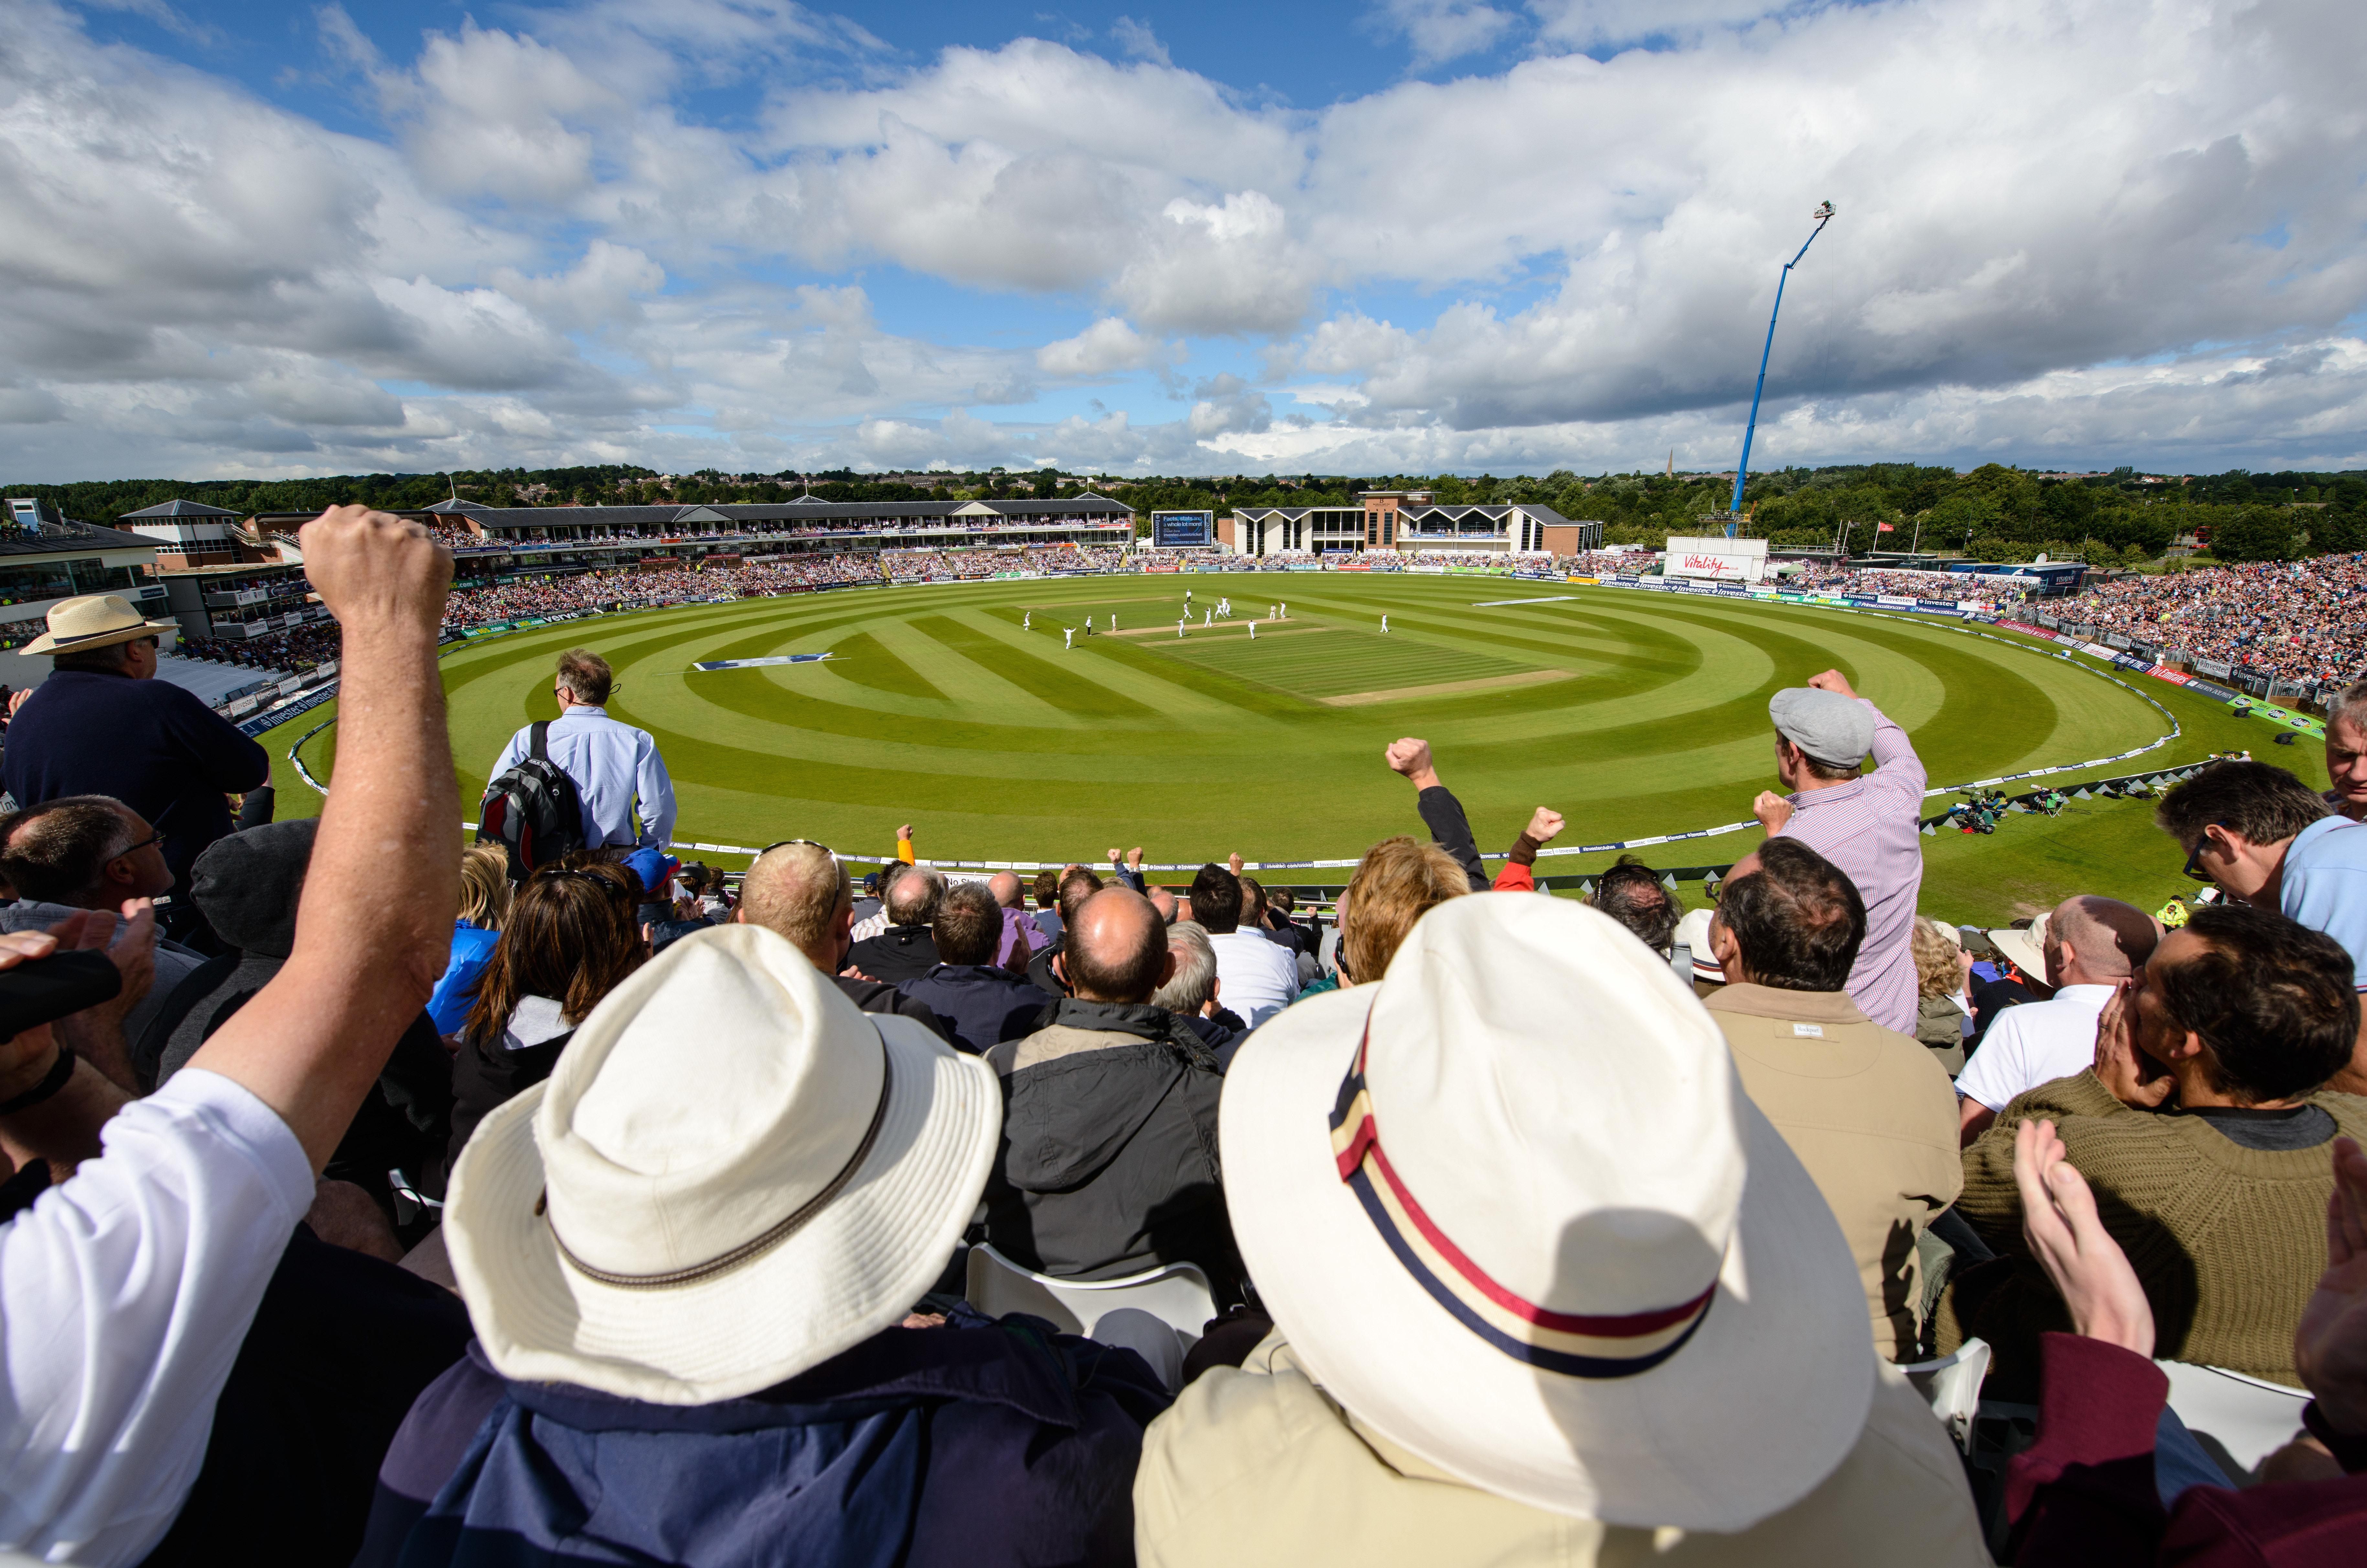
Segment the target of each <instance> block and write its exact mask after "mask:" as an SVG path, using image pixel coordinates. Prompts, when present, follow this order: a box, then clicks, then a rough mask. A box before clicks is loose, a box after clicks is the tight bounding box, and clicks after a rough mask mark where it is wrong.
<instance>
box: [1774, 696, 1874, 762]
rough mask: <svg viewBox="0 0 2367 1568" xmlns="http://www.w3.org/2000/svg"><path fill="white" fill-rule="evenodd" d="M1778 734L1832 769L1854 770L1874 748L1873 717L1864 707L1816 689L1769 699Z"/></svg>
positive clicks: (1848, 699) (1811, 758)
mask: <svg viewBox="0 0 2367 1568" xmlns="http://www.w3.org/2000/svg"><path fill="white" fill-rule="evenodd" d="M1767 716H1768V717H1769V718H1772V719H1773V720H1774V721H1775V732H1776V733H1777V734H1778V735H1781V736H1782V737H1783V738H1784V739H1786V740H1789V741H1790V742H1791V743H1792V744H1793V745H1795V746H1797V747H1798V748H1799V749H1800V750H1803V751H1805V752H1806V753H1807V754H1808V758H1809V760H1810V761H1817V762H1822V763H1824V764H1825V765H1826V766H1827V767H1829V768H1854V767H1856V766H1858V765H1859V764H1860V763H1862V762H1863V761H1865V753H1866V749H1867V748H1869V747H1871V746H1872V745H1873V744H1874V715H1873V714H1871V713H1869V712H1867V711H1866V706H1865V705H1864V704H1863V703H1862V702H1860V701H1858V700H1857V699H1856V698H1854V697H1845V696H1843V695H1841V694H1840V693H1839V692H1827V691H1823V690H1820V689H1818V687H1815V686H1786V687H1784V689H1783V690H1782V691H1780V692H1778V693H1776V694H1774V695H1773V696H1772V697H1770V698H1768V699H1767Z"/></svg>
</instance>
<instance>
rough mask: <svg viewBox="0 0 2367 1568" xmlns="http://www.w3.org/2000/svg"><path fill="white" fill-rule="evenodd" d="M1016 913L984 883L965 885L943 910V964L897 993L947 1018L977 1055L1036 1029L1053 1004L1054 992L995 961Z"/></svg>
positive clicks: (938, 934) (958, 1040)
mask: <svg viewBox="0 0 2367 1568" xmlns="http://www.w3.org/2000/svg"><path fill="white" fill-rule="evenodd" d="M1010 912H1011V911H1010V910H1008V909H1006V908H1003V907H1002V905H1001V904H998V903H997V902H996V901H995V897H994V893H993V890H992V889H991V888H990V887H989V886H987V884H985V883H983V882H965V883H963V884H961V885H960V886H957V887H956V888H954V889H953V890H952V891H950V892H948V893H947V894H946V896H945V898H944V899H943V901H942V902H940V903H939V904H938V906H937V913H936V919H934V921H932V922H931V924H930V928H929V934H930V937H931V939H932V941H933V942H934V946H935V949H936V954H937V963H936V964H935V966H934V967H933V968H932V969H930V971H929V972H928V973H927V974H926V975H923V976H919V977H918V978H916V979H911V980H906V981H904V982H903V983H902V984H901V985H900V986H899V987H897V988H898V989H899V990H900V991H902V992H903V993H904V995H906V996H907V997H910V998H912V1000H914V1001H916V1002H919V1003H920V1004H921V1005H922V1006H923V1007H925V1008H927V1009H928V1010H930V1011H932V1012H934V1013H935V1014H936V1015H937V1016H938V1017H939V1018H941V1019H944V1020H945V1021H946V1024H947V1025H948V1026H950V1027H951V1029H952V1030H953V1042H954V1044H955V1045H956V1046H957V1047H958V1048H959V1049H961V1050H964V1051H968V1052H969V1053H971V1054H972V1055H985V1053H986V1051H987V1048H988V1047H989V1046H992V1045H999V1044H1001V1043H1002V1042H1004V1041H1005V1040H1016V1039H1018V1038H1019V1037H1020V1036H1021V1035H1023V1034H1025V1033H1026V1032H1028V1031H1029V1030H1031V1029H1033V1028H1035V1027H1036V1019H1037V1017H1038V1016H1039V1015H1041V1014H1042V1012H1043V1011H1044V1010H1045V1009H1046V1008H1048V1007H1050V1006H1051V1005H1052V997H1051V994H1050V993H1049V992H1046V991H1040V990H1038V989H1036V987H1034V986H1031V985H1029V984H1028V983H1027V982H1026V981H1025V980H1022V979H1017V978H1014V976H1013V975H1012V973H1011V971H1010V970H1008V969H1004V968H1002V967H1000V966H998V965H997V964H995V963H994V962H993V959H994V949H995V944H996V943H997V942H1000V941H1001V940H1002V937H1003V936H1004V934H1005V931H1006V929H1007V928H1005V926H1004V925H1003V920H1002V918H1003V917H1004V916H1005V915H1007V914H1009V913H1010Z"/></svg>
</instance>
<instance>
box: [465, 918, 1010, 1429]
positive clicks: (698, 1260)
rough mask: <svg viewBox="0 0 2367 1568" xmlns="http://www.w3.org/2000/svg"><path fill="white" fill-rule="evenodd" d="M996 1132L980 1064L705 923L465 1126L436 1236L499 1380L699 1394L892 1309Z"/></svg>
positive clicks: (785, 1369) (925, 1273)
mask: <svg viewBox="0 0 2367 1568" xmlns="http://www.w3.org/2000/svg"><path fill="white" fill-rule="evenodd" d="M1001 1134H1002V1088H1001V1086H1000V1085H999V1084H998V1082H997V1081H996V1079H995V1076H994V1070H993V1069H992V1068H991V1067H990V1066H987V1065H986V1063H985V1062H984V1061H983V1060H981V1059H980V1058H979V1057H975V1056H964V1055H957V1054H956V1053H955V1052H954V1051H952V1050H951V1049H950V1048H948V1047H947V1046H946V1044H945V1043H944V1042H942V1041H940V1040H939V1039H937V1038H936V1036H935V1035H934V1034H932V1033H931V1032H928V1031H927V1030H924V1029H923V1028H921V1027H920V1026H919V1025H917V1024H915V1023H913V1022H912V1021H910V1020H909V1019H901V1018H896V1017H893V1016H884V1015H883V1016H878V1017H874V1016H871V1015H867V1014H865V1013H862V1012H859V1011H857V1010H855V1004H854V1003H853V1002H851V1001H849V1000H847V998H846V997H845V995H844V993H843V992H841V991H840V990H839V989H838V987H836V986H834V985H832V983H831V981H830V979H829V977H828V976H824V975H822V974H821V973H820V972H819V971H818V970H816V969H815V968H814V966H813V965H812V964H810V963H809V962H808V961H807V960H806V957H805V955H804V954H803V953H799V952H798V950H797V949H796V948H794V947H792V946H790V945H789V943H788V942H787V941H786V940H784V939H783V938H781V937H779V936H777V935H776V934H775V933H773V932H772V931H766V930H764V929H763V928H762V927H758V926H750V925H730V926H718V927H711V928H709V929H708V930H706V931H695V932H693V933H692V934H691V935H689V936H687V937H685V938H683V939H682V940H681V941H680V942H675V943H674V945H673V946H671V947H669V948H668V949H666V951H665V952H664V953H663V954H661V955H660V956H658V957H657V958H655V959H653V960H651V962H650V963H649V964H645V965H643V966H642V967H641V968H640V970H638V971H637V972H635V973H634V974H633V975H632V976H629V978H627V980H626V981H625V983H624V984H623V985H621V986H619V987H617V989H616V990H614V991H612V992H610V993H609V994H608V996H607V997H606V998H605V999H604V1000H603V1001H602V1002H601V1003H600V1005H599V1006H598V1007H596V1008H595V1009H593V1010H592V1014H591V1016H590V1017H589V1018H586V1019H585V1020H584V1021H583V1024H582V1026H581V1027H579V1028H578V1029H577V1030H576V1032H575V1036H574V1038H573V1039H572V1041H571V1042H569V1043H568V1047H567V1050H566V1052H565V1053H564V1054H563V1055H561V1057H560V1059H559V1066H558V1067H557V1068H556V1069H555V1070H554V1071H553V1072H552V1073H551V1076H550V1077H549V1080H548V1081H547V1082H545V1083H541V1084H538V1085H536V1086H535V1087H533V1088H531V1089H527V1091H526V1092H525V1093H523V1094H521V1095H519V1096H518V1097H517V1098H516V1099H515V1100H510V1101H509V1102H508V1103H507V1104H505V1105H503V1106H502V1107H500V1108H499V1109H498V1110H496V1111H494V1112H493V1114H492V1115H490V1116H488V1117H486V1118H485V1120H484V1122H482V1123H481V1124H480V1125H479V1126H478V1128H477V1131H476V1134H475V1135H474V1136H473V1137H471V1138H470V1140H469V1144H468V1146H467V1147H466V1148H465V1149H463V1150H462V1151H461V1153H460V1158H459V1163H458V1164H457V1165H456V1166H455V1167H454V1169H453V1172H452V1183H451V1191H450V1192H449V1194H448V1195H447V1201H446V1208H445V1212H444V1231H445V1235H446V1237H447V1245H448V1247H449V1249H450V1252H451V1257H452V1269H453V1272H454V1274H455V1275H456V1276H457V1277H458V1279H459V1284H460V1294H461V1297H462V1299H463V1300H465V1301H466V1302H467V1303H468V1304H469V1315H470V1320H471V1321H472V1322H473V1323H474V1324H475V1325H476V1330H477V1336H478V1338H479V1339H480V1340H481V1342H482V1343H483V1345H484V1347H485V1353H486V1356H487V1357H488V1359H491V1360H492V1362H493V1367H494V1368H495V1370H497V1371H500V1372H501V1373H502V1375H503V1376H504V1377H508V1378H514V1379H517V1380H520V1381H527V1382H570V1383H575V1384H579V1385H581V1386H583V1387H586V1388H592V1389H597V1390H599V1391H601V1392H602V1393H613V1394H618V1395H622V1396H624V1397H626V1398H629V1399H639V1400H644V1401H648V1402H650V1403H652V1404H712V1403H714V1402H716V1401H718V1400H722V1399H732V1398H737V1397H739V1396H741V1395H743V1394H750V1393H756V1392H757V1391H758V1390H760V1389H765V1388H770V1387H772V1386H773V1385H774V1384H776V1383H778V1382H783V1381H784V1380H786V1379H788V1378H791V1377H794V1376H796V1375H797V1374H798V1373H799V1372H801V1371H806V1370H807V1369H808V1368H810V1367H813V1366H817V1365H819V1364H820V1363H821V1362H823V1361H825V1360H828V1359H830V1358H831V1357H832V1356H835V1355H837V1354H838V1353H839V1352H840V1351H842V1350H844V1349H847V1348H850V1347H852V1346H855V1345H857V1344H860V1343H861V1342H862V1341H864V1340H866V1339H867V1338H869V1337H871V1336H873V1335H875V1334H877V1333H878V1332H879V1331H880V1330H881V1329H883V1328H887V1327H889V1326H890V1325H894V1324H895V1323H897V1322H899V1321H900V1320H901V1319H902V1317H903V1316H904V1314H906V1313H907V1312H908V1311H910V1310H911V1309H912V1303H914V1302H916V1301H918V1300H919V1299H920V1297H921V1295H922V1293H923V1292H925V1291H926V1290H928V1288H929V1286H930V1285H931V1284H932V1283H933V1282H934V1281H935V1280H936V1278H937V1276H938V1275H939V1274H940V1273H942V1272H943V1271H944V1269H945V1266H946V1259H947V1258H951V1257H952V1256H953V1249H954V1246H955V1244H956V1243H957V1242H958V1241H959V1240H960V1239H961V1235H962V1232H963V1230H964V1228H965V1227H966V1226H968V1224H969V1219H970V1215H971V1213H973V1212H974V1211H975V1210H976V1209H977V1207H978V1202H979V1198H980V1194H981V1193H982V1192H983V1191H984V1190H985V1187H986V1176H987V1168H988V1166H989V1165H990V1164H991V1162H992V1160H993V1157H994V1150H995V1145H996V1141H997V1140H998V1138H999V1137H1000V1136H1001Z"/></svg>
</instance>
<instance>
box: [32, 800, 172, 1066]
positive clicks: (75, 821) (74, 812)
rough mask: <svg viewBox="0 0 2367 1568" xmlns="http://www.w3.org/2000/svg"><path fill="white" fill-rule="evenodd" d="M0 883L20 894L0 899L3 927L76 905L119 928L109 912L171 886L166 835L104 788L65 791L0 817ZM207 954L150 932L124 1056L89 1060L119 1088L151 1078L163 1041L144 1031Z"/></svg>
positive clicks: (68, 911) (37, 926) (35, 927)
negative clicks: (150, 955)
mask: <svg viewBox="0 0 2367 1568" xmlns="http://www.w3.org/2000/svg"><path fill="white" fill-rule="evenodd" d="M0 882H6V884H7V885H8V886H9V888H10V889H12V890H13V891H14V892H15V893H16V895H17V902H15V903H13V904H9V905H6V906H5V907H0V931H48V930H49V929H50V928H51V927H52V926H54V925H56V924H57V923H58V922H59V921H61V920H63V919H66V918H67V917H69V916H71V915H73V914H74V913H75V912H76V911H77V910H82V909H104V910H106V911H107V912H108V919H109V920H110V921H112V922H113V929H114V930H120V928H121V925H122V917H121V916H120V915H118V914H116V913H115V911H116V910H118V909H119V908H122V907H123V906H124V904H125V903H127V902H128V901H130V900H131V899H134V898H143V899H144V898H159V897H163V896H164V894H165V893H166V892H167V891H168V890H170V889H171V887H172V886H173V868H172V867H171V866H170V865H168V864H167V863H165V860H164V835H163V834H161V833H159V832H157V831H156V830H155V829H153V828H151V827H150V826H149V825H148V822H147V819H146V818H143V817H142V816H141V815H140V814H139V813H138V812H136V811H134V810H132V809H131V808H130V807H128V806H126V805H124V804H123V803H122V802H121V801H119V800H113V799H110V798H108V796H106V795H59V796H57V797H56V798H55V799H52V800H48V801H44V802H43V803H42V804H40V805H39V806H35V807H28V808H26V809H25V810H23V811H12V812H10V813H8V814H7V815H6V816H5V817H0ZM112 935H113V931H110V933H109V936H110V940H111V939H112ZM204 962H205V955H204V954H202V953H197V952H194V951H192V950H191V949H189V948H186V947H183V946H182V945H181V944H180V943H179V942H168V941H166V940H164V938H162V937H159V938H158V939H157V941H156V956H155V976H156V977H155V983H154V984H153V986H151V987H149V990H148V994H147V995H146V996H145V997H144V998H142V999H141V1001H140V1003H139V1005H138V1006H136V1007H134V1008H133V1009H132V1010H130V1012H129V1013H127V1014H125V1015H124V1020H123V1038H124V1040H125V1042H126V1043H127V1045H128V1047H129V1055H128V1056H127V1058H126V1059H125V1060H124V1061H121V1062H114V1063H109V1062H105V1061H99V1062H94V1063H93V1064H92V1065H93V1066H97V1067H98V1068H99V1069H100V1070H101V1071H102V1072H106V1073H107V1074H108V1077H111V1078H113V1079H114V1080H115V1082H116V1084H117V1086H118V1087H119V1088H120V1089H123V1090H124V1091H125V1092H126V1093H128V1094H142V1093H145V1092H146V1091H148V1090H149V1089H153V1088H154V1087H155V1083H156V1057H155V1054H154V1053H155V1052H156V1051H157V1050H161V1049H162V1046H163V1042H162V1040H161V1039H159V1040H158V1041H155V1042H153V1043H151V1048H150V1050H149V1051H148V1052H146V1053H144V1054H143V1052H142V1049H141V1043H142V1037H143V1036H144V1035H145V1034H146V1033H147V1032H148V1029H149V1026H150V1025H151V1024H152V1023H153V1022H154V1021H155V1020H156V1016H157V1014H158V1013H159V1012H160V1011H162V1010H163V1009H164V1004H165V1001H166V1000H167V998H170V997H171V996H172V994H173V992H174V991H175V990H176V989H177V988H178V987H179V986H180V985H181V983H182V982H183V981H184V980H186V979H187V978H188V976H190V975H191V974H192V973H193V972H194V971H195V970H196V969H197V968H198V965H199V964H203V963H204Z"/></svg>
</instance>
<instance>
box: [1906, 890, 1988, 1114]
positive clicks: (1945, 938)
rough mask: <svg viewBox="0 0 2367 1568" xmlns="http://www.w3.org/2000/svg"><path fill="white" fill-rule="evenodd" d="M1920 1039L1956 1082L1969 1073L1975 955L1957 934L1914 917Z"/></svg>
mask: <svg viewBox="0 0 2367 1568" xmlns="http://www.w3.org/2000/svg"><path fill="white" fill-rule="evenodd" d="M1914 946H1915V996H1916V1011H1915V1038H1916V1039H1918V1040H1920V1041H1921V1042H1923V1043H1924V1044H1925V1045H1928V1046H1930V1047H1931V1055H1933V1056H1935V1057H1937V1058H1938V1059H1939V1062H1940V1065H1941V1066H1942V1067H1944V1068H1946V1069H1947V1072H1948V1076H1949V1077H1952V1078H1953V1077H1955V1076H1956V1075H1957V1074H1958V1073H1960V1072H1962V1071H1964V1067H1965V1041H1966V1040H1968V1039H1970V1038H1971V1037H1972V1032H1973V1004H1972V999H1971V996H1970V991H1969V987H1970V986H1971V983H1972V976H1973V955H1972V954H1971V953H1967V952H1965V944H1964V941H1963V939H1962V938H1960V937H1958V936H1956V935H1955V934H1954V931H1953V929H1952V928H1950V927H1947V926H1943V925H1942V924H1941V923H1940V922H1939V921H1937V920H1934V919H1927V918H1926V917H1924V916H1922V915H1918V916H1916V917H1915V942H1914Z"/></svg>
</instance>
